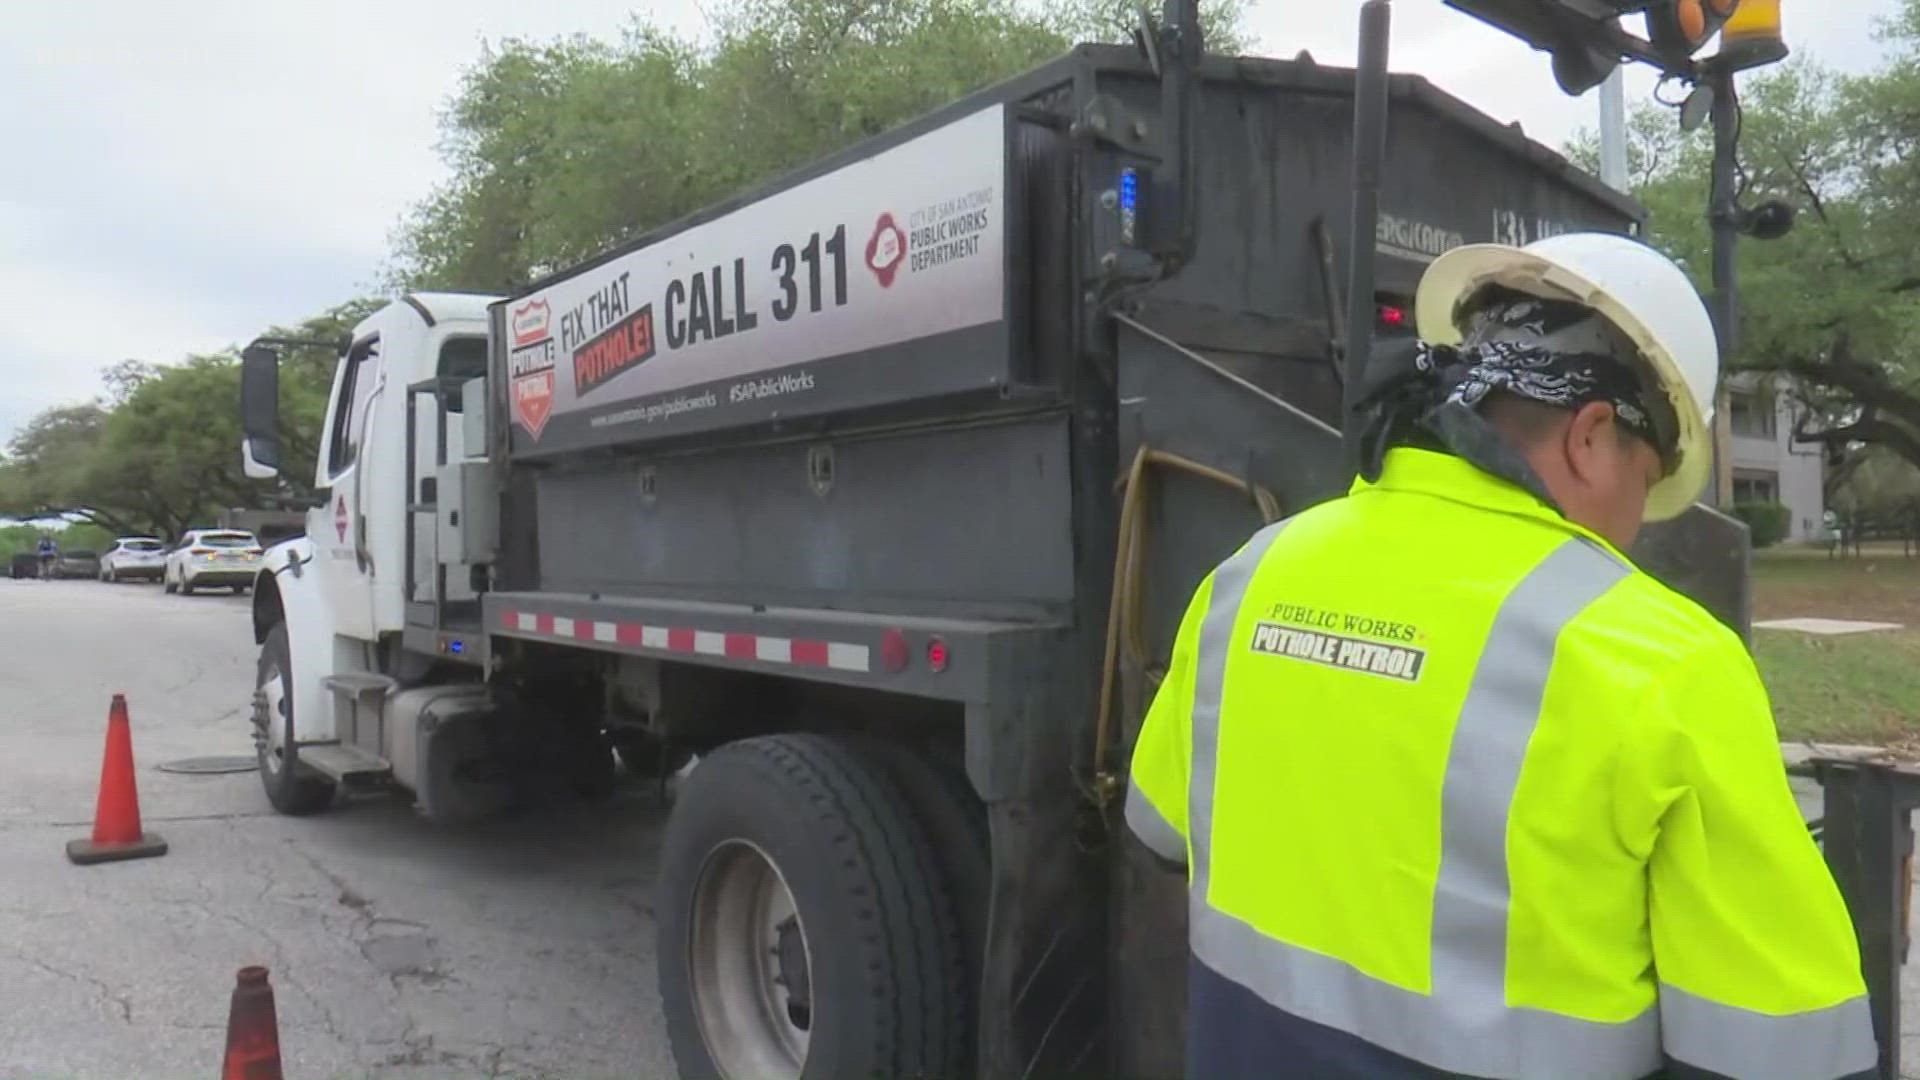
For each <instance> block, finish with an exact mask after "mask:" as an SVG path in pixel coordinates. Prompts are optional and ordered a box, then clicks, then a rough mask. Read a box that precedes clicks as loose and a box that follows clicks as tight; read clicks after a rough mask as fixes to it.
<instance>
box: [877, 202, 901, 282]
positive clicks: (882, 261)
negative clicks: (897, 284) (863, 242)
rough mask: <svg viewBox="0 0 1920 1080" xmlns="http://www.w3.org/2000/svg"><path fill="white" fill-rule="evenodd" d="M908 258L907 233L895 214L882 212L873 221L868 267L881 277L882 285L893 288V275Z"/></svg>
mask: <svg viewBox="0 0 1920 1080" xmlns="http://www.w3.org/2000/svg"><path fill="white" fill-rule="evenodd" d="M906 258H907V234H906V233H904V232H901V231H900V226H899V225H896V224H895V223H894V220H893V215H892V214H890V213H884V212H883V213H881V215H880V220H878V221H876V222H874V223H873V237H872V239H869V240H868V241H867V269H869V270H871V271H873V276H874V277H876V278H879V279H880V287H881V288H883V289H891V288H893V276H894V275H895V274H897V273H899V272H900V264H901V263H902V262H905V261H906Z"/></svg>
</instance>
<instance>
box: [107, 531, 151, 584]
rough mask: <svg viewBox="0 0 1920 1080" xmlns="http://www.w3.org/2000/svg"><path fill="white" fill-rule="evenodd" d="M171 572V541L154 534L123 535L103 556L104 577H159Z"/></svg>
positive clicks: (148, 579) (113, 578) (113, 579)
mask: <svg viewBox="0 0 1920 1080" xmlns="http://www.w3.org/2000/svg"><path fill="white" fill-rule="evenodd" d="M166 572H167V545H165V544H163V543H161V542H160V541H158V540H155V539H154V538H153V537H151V536H123V537H121V538H120V539H118V540H115V541H114V542H113V546H112V547H110V548H108V549H107V550H106V553H105V554H103V555H101V556H100V580H101V581H134V580H146V581H157V580H159V578H160V577H161V575H163V574H165V573H166Z"/></svg>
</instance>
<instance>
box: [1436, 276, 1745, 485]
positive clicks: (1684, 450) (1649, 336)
mask: <svg viewBox="0 0 1920 1080" xmlns="http://www.w3.org/2000/svg"><path fill="white" fill-rule="evenodd" d="M1492 284H1498V285H1504V286H1506V287H1508V288H1510V289H1515V290H1518V291H1520V292H1524V293H1529V294H1532V295H1535V296H1541V297H1547V298H1551V299H1560V300H1571V301H1573V302H1575V303H1579V304H1584V305H1586V306H1587V307H1590V308H1592V309H1593V310H1594V311H1596V312H1598V313H1599V314H1600V315H1602V316H1603V317H1605V318H1606V319H1607V320H1608V321H1610V322H1612V323H1613V324H1614V325H1615V326H1616V327H1618V328H1619V330H1620V331H1621V333H1623V334H1625V335H1627V337H1628V338H1629V339H1631V340H1632V341H1633V343H1634V345H1635V347H1637V348H1638V349H1639V350H1640V355H1641V356H1642V357H1643V358H1645V360H1646V362H1647V364H1648V366H1649V367H1651V368H1652V369H1653V373H1654V377H1655V378H1656V379H1658V380H1659V381H1660V388H1661V389H1662V390H1663V391H1664V392H1665V393H1666V395H1667V397H1668V399H1669V400H1671V401H1672V403H1673V413H1674V417H1675V419H1676V420H1677V422H1678V428H1679V432H1678V434H1679V439H1678V446H1679V453H1680V465H1679V467H1678V468H1677V469H1675V470H1674V472H1673V474H1672V475H1671V476H1667V477H1664V478H1662V479H1661V480H1660V482H1659V483H1657V484H1655V485H1654V486H1653V488H1652V490H1650V491H1649V492H1648V493H1647V505H1646V510H1645V511H1644V512H1643V513H1642V515H1641V516H1642V517H1643V518H1644V519H1645V520H1647V521H1667V520H1670V519H1672V518H1676V517H1679V516H1680V515H1681V514H1684V513H1686V511H1687V509H1688V508H1689V507H1691V506H1692V505H1693V504H1694V501H1695V500H1697V499H1698V498H1699V497H1700V493H1701V492H1703V491H1705V490H1706V486H1707V479H1708V477H1709V476H1710V475H1711V473H1712V471H1713V453H1712V448H1711V443H1710V440H1709V437H1708V432H1707V430H1706V425H1705V424H1704V423H1703V422H1702V417H1703V416H1705V415H1706V412H1705V410H1703V409H1702V408H1701V407H1700V403H1699V402H1698V401H1696V400H1695V399H1694V396H1693V391H1692V390H1690V389H1689V388H1688V386H1687V380H1686V377H1685V376H1684V375H1683V374H1682V372H1681V369H1680V366H1679V364H1678V362H1677V361H1676V359H1675V357H1674V355H1673V353H1672V350H1671V349H1670V348H1669V347H1668V346H1667V344H1666V343H1665V342H1663V341H1661V340H1660V337H1659V335H1658V334H1656V333H1655V332H1654V331H1653V329H1652V328H1650V327H1649V326H1647V324H1646V323H1645V322H1643V321H1642V320H1641V319H1640V317H1639V316H1638V315H1636V314H1634V312H1632V311H1631V310H1629V309H1628V308H1627V307H1626V306H1625V305H1624V304H1621V303H1620V302H1619V301H1618V300H1617V299H1615V298H1614V297H1613V295H1612V294H1611V293H1609V292H1608V291H1607V290H1606V289H1604V288H1602V287H1601V286H1599V285H1597V284H1595V283H1594V282H1593V281H1591V280H1589V279H1588V278H1587V277H1586V276H1585V275H1583V274H1581V273H1579V272H1577V271H1574V270H1571V269H1569V268H1567V267H1565V266H1562V265H1560V264H1559V263H1556V262H1554V261H1552V260H1550V259H1547V258H1543V257H1542V256H1540V255H1539V254H1537V253H1535V252H1531V251H1527V250H1524V249H1522V248H1517V247H1510V246H1508V245H1506V244H1468V245H1465V246H1463V247H1457V248H1454V249H1453V250H1451V251H1449V252H1447V253H1446V254H1444V255H1442V256H1440V257H1439V258H1438V259H1435V260H1434V261H1433V265H1431V266H1429V267H1428V268H1427V272H1426V274H1425V275H1423V276H1422V277H1421V279H1420V287H1419V290H1418V291H1417V292H1416V293H1415V294H1414V301H1413V310H1414V322H1415V325H1416V326H1417V327H1418V329H1419V333H1420V337H1421V338H1422V339H1423V340H1425V341H1428V342H1431V343H1433V344H1436V345H1457V344H1459V342H1460V337H1461V334H1460V327H1459V325H1458V324H1457V323H1456V322H1455V321H1454V316H1455V312H1456V309H1457V308H1458V307H1459V305H1460V302H1461V301H1463V300H1465V299H1467V298H1468V297H1470V296H1471V295H1473V294H1474V293H1475V292H1477V291H1479V290H1480V289H1481V288H1482V287H1483V286H1486V285H1492Z"/></svg>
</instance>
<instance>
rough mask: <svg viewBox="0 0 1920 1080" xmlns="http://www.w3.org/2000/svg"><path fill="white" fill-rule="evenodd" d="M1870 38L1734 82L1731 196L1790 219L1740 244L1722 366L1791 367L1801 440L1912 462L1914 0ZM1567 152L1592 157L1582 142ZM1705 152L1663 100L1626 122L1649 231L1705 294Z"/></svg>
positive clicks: (1916, 420) (1919, 162)
mask: <svg viewBox="0 0 1920 1080" xmlns="http://www.w3.org/2000/svg"><path fill="white" fill-rule="evenodd" d="M1882 35H1883V40H1884V41H1885V42H1886V45H1887V48H1888V53H1889V56H1890V59H1889V60H1888V61H1887V62H1886V63H1885V64H1883V65H1882V67H1880V68H1879V69H1878V70H1876V71H1873V72H1870V73H1868V74H1865V75H1860V76H1842V75H1838V74H1835V73H1834V72H1832V71H1829V70H1827V69H1825V68H1823V67H1821V66H1820V65H1819V64H1817V63H1815V62H1813V61H1811V60H1808V59H1805V58H1800V59H1795V60H1792V61H1790V62H1788V63H1787V64H1785V65H1782V66H1781V67H1779V68H1776V69H1772V70H1769V71H1766V72H1763V73H1759V74H1757V75H1755V76H1750V77H1747V78H1746V79H1744V80H1743V82H1742V83H1741V91H1740V92H1741V102H1742V110H1741V162H1742V165H1743V180H1742V182H1743V185H1744V188H1743V192H1742V196H1741V200H1742V202H1743V204H1745V205H1747V206H1754V205H1758V204H1759V203H1760V202H1762V201H1764V200H1767V199H1780V200H1783V201H1785V202H1787V203H1788V204H1790V205H1792V206H1793V207H1794V208H1795V209H1796V210H1797V211H1798V222H1797V225H1796V227H1795V228H1794V230H1793V231H1792V232H1791V233H1789V234H1788V235H1787V236H1786V237H1785V238H1783V239H1779V240H1773V241H1760V240H1754V239H1742V240H1741V242H1740V246H1739V275H1740V295H1739V306H1740V323H1739V338H1738V348H1737V350H1736V352H1735V355H1734V356H1733V358H1732V366H1733V367H1735V368H1740V369H1748V370H1759V371H1768V372H1776V373H1779V374H1782V375H1785V376H1788V379H1787V380H1786V382H1785V385H1787V386H1788V387H1789V388H1790V390H1791V392H1792V393H1793V394H1794V396H1795V397H1796V398H1797V399H1798V404H1799V405H1800V406H1801V411H1803V412H1804V415H1805V420H1804V422H1803V423H1802V425H1801V432H1800V433H1801V435H1802V436H1803V437H1805V438H1806V439H1808V440H1810V441H1822V442H1825V443H1827V444H1828V445H1829V446H1830V447H1832V448H1833V449H1835V450H1836V451H1839V452H1840V453H1839V455H1838V456H1840V457H1844V456H1845V453H1846V451H1847V450H1848V448H1850V447H1859V446H1861V445H1879V446H1884V447H1887V448H1888V449H1890V450H1892V451H1894V452H1896V453H1898V454H1900V455H1901V456H1902V457H1905V458H1906V459H1907V460H1908V461H1911V462H1914V463H1916V464H1920V352H1917V351H1916V346H1920V159H1916V158H1915V156H1914V155H1913V154H1912V153H1911V148H1912V147H1913V146H1915V145H1920V0H1901V3H1900V8H1899V13H1898V14H1897V15H1895V16H1894V17H1893V18H1891V19H1889V20H1887V21H1886V22H1885V23H1884V24H1883V26H1882ZM1570 155H1571V156H1573V157H1574V158H1575V160H1577V161H1586V162H1591V161H1593V159H1594V158H1595V156H1596V155H1595V142H1594V140H1593V139H1592V137H1591V136H1586V137H1583V138H1581V139H1579V140H1577V141H1576V142H1575V144H1574V145H1573V146H1572V147H1571V148H1570ZM1711 159H1712V139H1711V136H1710V132H1709V131H1708V130H1707V129H1705V128H1702V129H1701V130H1700V131H1697V132H1694V133H1692V134H1690V135H1688V134H1682V133H1681V132H1680V131H1679V129H1678V126H1677V124H1676V122H1675V118H1674V116H1673V115H1672V113H1671V112H1670V111H1669V110H1665V109H1660V108H1649V109H1646V110H1643V111H1641V112H1640V113H1639V114H1637V115H1636V116H1635V117H1634V118H1633V123H1632V131H1631V133H1630V138H1629V164H1630V175H1631V177H1632V179H1633V182H1634V189H1635V194H1636V195H1638V196H1639V198H1640V199H1641V201H1642V202H1643V203H1645V204H1646V206H1647V208H1648V210H1649V212H1650V215H1651V218H1650V223H1649V224H1650V228H1651V234H1650V237H1649V239H1650V240H1651V241H1652V242H1653V243H1654V244H1655V245H1656V246H1658V247H1660V248H1661V249H1663V250H1665V251H1666V252H1668V253H1669V254H1671V255H1673V256H1674V257H1676V258H1678V259H1680V260H1682V261H1683V263H1684V264H1685V265H1686V266H1687V267H1688V268H1689V270H1690V271H1691V272H1692V274H1693V276H1694V278H1695V280H1696V282H1697V283H1698V285H1699V286H1700V288H1701V289H1702V291H1703V292H1704V291H1709V290H1711V287H1712V281H1711V266H1712V260H1711V251H1712V247H1711V237H1710V235H1709V229H1708V221H1707V217H1706V214H1705V209H1706V206H1707V195H1708V191H1709V166H1710V163H1711Z"/></svg>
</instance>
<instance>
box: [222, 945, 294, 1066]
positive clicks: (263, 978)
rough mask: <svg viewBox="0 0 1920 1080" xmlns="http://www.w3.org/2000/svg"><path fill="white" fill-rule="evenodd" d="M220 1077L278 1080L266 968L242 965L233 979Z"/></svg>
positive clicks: (274, 1024)
mask: <svg viewBox="0 0 1920 1080" xmlns="http://www.w3.org/2000/svg"><path fill="white" fill-rule="evenodd" d="M220 1080H281V1076H280V1021H279V1019H278V1018H277V1017H275V1016H274V1013H273V987H271V986H269V985H267V969H266V968H263V967H243V968H241V969H240V974H239V976H238V977H237V978H236V979H235V980H234V985H233V1005H232V1007H231V1008H230V1009H229V1010H228V1012H227V1059H226V1061H225V1062H223V1063H222V1064H221V1066H220Z"/></svg>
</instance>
